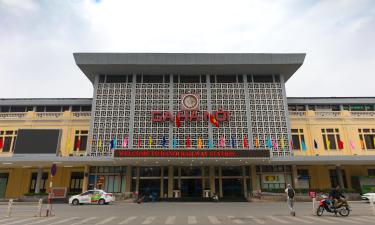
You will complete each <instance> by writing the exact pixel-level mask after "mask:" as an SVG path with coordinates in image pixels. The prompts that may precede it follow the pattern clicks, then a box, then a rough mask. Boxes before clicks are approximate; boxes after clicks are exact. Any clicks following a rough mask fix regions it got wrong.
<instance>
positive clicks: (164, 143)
mask: <svg viewBox="0 0 375 225" xmlns="http://www.w3.org/2000/svg"><path fill="white" fill-rule="evenodd" d="M166 144H167V140H165V136H163V138H162V139H161V145H162V146H163V148H164V147H165V145H166Z"/></svg>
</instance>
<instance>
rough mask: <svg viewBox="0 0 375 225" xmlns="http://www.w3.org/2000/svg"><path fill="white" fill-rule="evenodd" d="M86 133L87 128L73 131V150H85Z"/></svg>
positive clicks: (87, 133)
mask: <svg viewBox="0 0 375 225" xmlns="http://www.w3.org/2000/svg"><path fill="white" fill-rule="evenodd" d="M88 135H89V132H88V130H76V131H75V135H74V146H73V151H86V147H87V140H88Z"/></svg>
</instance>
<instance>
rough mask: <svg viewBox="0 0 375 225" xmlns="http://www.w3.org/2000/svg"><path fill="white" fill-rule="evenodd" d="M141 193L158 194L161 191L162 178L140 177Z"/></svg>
mask: <svg viewBox="0 0 375 225" xmlns="http://www.w3.org/2000/svg"><path fill="white" fill-rule="evenodd" d="M139 193H140V194H141V195H144V194H146V195H150V194H153V195H156V196H159V193H160V179H140V180H139Z"/></svg>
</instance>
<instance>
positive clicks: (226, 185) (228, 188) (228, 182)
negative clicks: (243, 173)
mask: <svg viewBox="0 0 375 225" xmlns="http://www.w3.org/2000/svg"><path fill="white" fill-rule="evenodd" d="M242 180H243V179H242V178H226V179H223V180H222V185H223V196H224V197H242V196H243V182H242Z"/></svg>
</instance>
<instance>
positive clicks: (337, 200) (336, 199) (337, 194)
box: [329, 185, 345, 207]
mask: <svg viewBox="0 0 375 225" xmlns="http://www.w3.org/2000/svg"><path fill="white" fill-rule="evenodd" d="M329 196H330V198H331V199H332V200H333V206H334V207H338V206H340V204H341V203H342V202H343V199H345V196H344V195H343V194H342V192H341V190H340V186H339V185H337V186H336V188H333V189H332V190H331V193H329Z"/></svg>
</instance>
